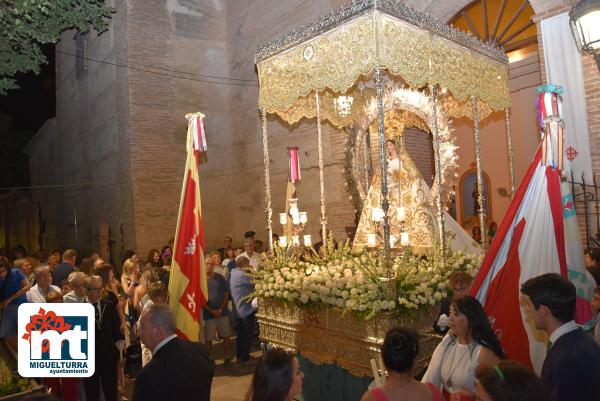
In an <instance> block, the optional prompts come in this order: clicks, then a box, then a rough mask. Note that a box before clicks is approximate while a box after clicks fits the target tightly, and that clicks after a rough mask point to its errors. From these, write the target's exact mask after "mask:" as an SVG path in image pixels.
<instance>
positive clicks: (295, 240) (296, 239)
mask: <svg viewBox="0 0 600 401" xmlns="http://www.w3.org/2000/svg"><path fill="white" fill-rule="evenodd" d="M292 245H294V246H298V245H300V236H298V235H292Z"/></svg>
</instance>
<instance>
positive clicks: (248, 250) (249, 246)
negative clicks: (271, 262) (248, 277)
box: [235, 238, 260, 270]
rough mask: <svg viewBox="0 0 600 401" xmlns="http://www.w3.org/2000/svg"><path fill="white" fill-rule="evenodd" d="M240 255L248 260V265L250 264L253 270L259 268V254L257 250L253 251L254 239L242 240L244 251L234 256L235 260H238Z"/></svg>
mask: <svg viewBox="0 0 600 401" xmlns="http://www.w3.org/2000/svg"><path fill="white" fill-rule="evenodd" d="M242 257H244V258H246V259H248V260H249V261H250V266H252V268H253V269H254V270H258V269H259V268H260V255H259V254H258V253H257V252H254V240H253V239H252V238H246V239H245V240H244V252H242V253H241V254H240V255H239V256H238V257H237V258H235V260H236V261H238V260H239V259H240V258H242Z"/></svg>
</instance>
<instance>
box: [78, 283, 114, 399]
mask: <svg viewBox="0 0 600 401" xmlns="http://www.w3.org/2000/svg"><path fill="white" fill-rule="evenodd" d="M85 286H86V289H87V300H88V302H89V303H90V304H92V305H93V306H94V311H95V321H96V370H95V372H94V374H93V375H92V376H91V377H87V378H85V379H84V380H83V387H84V388H85V397H86V400H87V401H99V400H100V386H102V392H103V393H104V400H105V401H117V399H118V392H117V362H118V360H119V350H118V348H117V347H118V345H119V343H120V342H123V343H124V340H123V334H121V330H120V325H121V322H120V319H119V314H118V313H117V310H116V308H115V306H114V305H113V303H112V302H109V301H106V300H104V299H101V298H102V289H103V288H104V286H103V285H102V278H101V277H99V276H92V277H88V278H87V280H86V282H85Z"/></svg>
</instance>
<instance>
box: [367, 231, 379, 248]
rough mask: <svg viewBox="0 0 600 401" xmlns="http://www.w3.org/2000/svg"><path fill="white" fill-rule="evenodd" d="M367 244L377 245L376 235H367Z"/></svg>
mask: <svg viewBox="0 0 600 401" xmlns="http://www.w3.org/2000/svg"><path fill="white" fill-rule="evenodd" d="M367 244H368V245H369V246H376V245H377V234H367Z"/></svg>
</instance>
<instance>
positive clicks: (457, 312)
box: [422, 295, 505, 401]
mask: <svg viewBox="0 0 600 401" xmlns="http://www.w3.org/2000/svg"><path fill="white" fill-rule="evenodd" d="M448 326H449V327H450V330H449V332H448V334H446V336H445V337H444V338H443V340H442V342H441V343H440V344H439V345H438V346H437V348H436V349H435V351H434V352H433V356H432V357H431V362H430V363H429V367H428V368H427V371H426V372H425V375H424V376H423V379H422V381H423V382H427V383H432V384H433V385H435V386H436V387H438V388H439V389H440V390H443V391H444V395H446V398H449V397H452V398H454V399H460V400H461V401H462V400H471V399H474V397H473V392H474V390H475V368H477V366H479V365H488V366H493V365H495V364H497V363H498V362H500V360H501V359H504V358H505V355H504V351H502V347H501V346H500V342H499V341H498V339H497V338H496V335H495V334H494V331H493V330H492V326H490V323H489V321H488V318H487V316H486V314H485V312H484V310H483V307H482V306H481V304H480V303H479V301H478V300H477V299H475V298H473V297H471V296H468V295H464V296H460V297H457V298H455V299H454V301H453V302H452V305H451V306H450V318H449V321H448Z"/></svg>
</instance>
